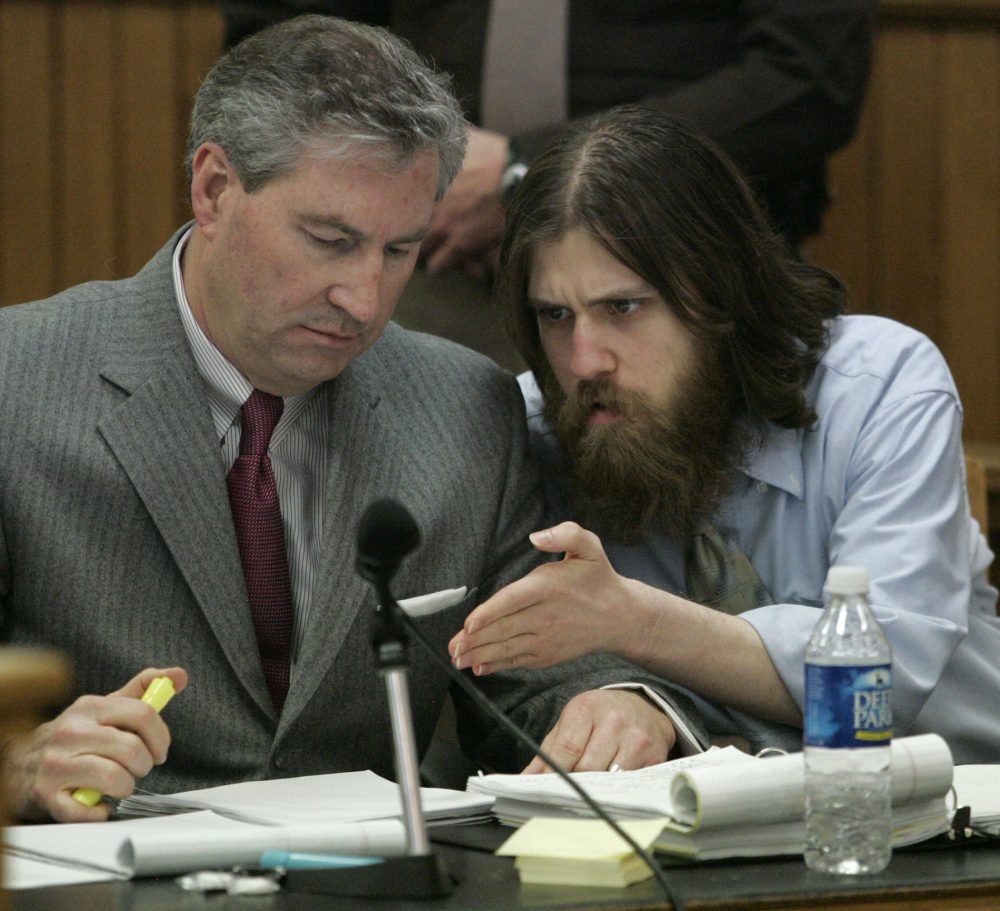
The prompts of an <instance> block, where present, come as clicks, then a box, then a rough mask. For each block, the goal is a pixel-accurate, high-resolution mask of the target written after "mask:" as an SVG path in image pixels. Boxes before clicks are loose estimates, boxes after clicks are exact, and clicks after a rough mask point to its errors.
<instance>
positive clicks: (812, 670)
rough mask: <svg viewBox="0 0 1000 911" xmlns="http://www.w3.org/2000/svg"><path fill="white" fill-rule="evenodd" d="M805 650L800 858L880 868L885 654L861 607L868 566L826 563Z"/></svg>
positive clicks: (884, 824) (884, 815) (885, 786)
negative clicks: (822, 596)
mask: <svg viewBox="0 0 1000 911" xmlns="http://www.w3.org/2000/svg"><path fill="white" fill-rule="evenodd" d="M826 588H827V593H828V596H829V602H828V604H827V607H826V610H825V611H824V612H823V616H822V617H821V618H820V620H819V622H818V623H817V624H816V628H815V629H814V630H813V633H812V636H811V637H810V639H809V645H808V647H807V648H806V669H805V670H806V673H805V678H806V681H805V682H806V687H805V724H804V727H805V731H804V734H805V736H804V761H805V797H806V815H805V823H806V845H805V860H806V864H807V865H808V866H809V867H810V868H811V869H813V870H819V871H821V872H824V873H852V874H853V873H878V872H879V871H880V870H883V869H885V867H886V865H887V864H888V863H889V858H890V856H891V854H892V845H891V835H892V806H891V786H892V780H891V777H890V759H891V753H892V747H891V741H892V653H891V651H890V649H889V643H888V641H887V640H886V638H885V635H884V634H883V633H882V629H881V627H880V626H879V625H878V621H876V619H875V617H874V616H873V614H872V612H871V608H870V607H869V606H868V598H867V595H868V570H866V569H862V568H861V567H856V566H833V567H831V568H830V572H829V574H828V575H827V580H826Z"/></svg>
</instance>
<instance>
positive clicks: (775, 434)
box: [740, 422, 808, 499]
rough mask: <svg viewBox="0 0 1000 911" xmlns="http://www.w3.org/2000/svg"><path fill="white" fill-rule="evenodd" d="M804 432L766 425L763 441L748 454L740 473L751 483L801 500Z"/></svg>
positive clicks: (803, 484)
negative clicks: (766, 485)
mask: <svg viewBox="0 0 1000 911" xmlns="http://www.w3.org/2000/svg"><path fill="white" fill-rule="evenodd" d="M807 432H808V431H805V430H790V429H788V428H786V427H779V426H778V425H777V424H772V423H770V422H768V423H767V425H766V429H765V431H764V439H763V440H762V441H761V443H760V444H759V445H757V446H756V447H754V448H753V449H752V450H751V452H750V454H749V456H748V457H747V461H746V464H745V465H743V467H742V468H741V469H740V471H742V472H743V474H745V475H747V477H749V478H752V479H753V480H754V481H761V482H763V483H765V484H768V485H770V486H771V487H777V488H780V489H781V490H784V491H787V492H788V493H790V494H792V496H795V497H798V498H799V499H802V495H803V490H804V489H805V483H804V471H803V468H802V434H803V433H807Z"/></svg>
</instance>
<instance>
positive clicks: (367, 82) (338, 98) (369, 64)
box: [186, 15, 465, 199]
mask: <svg viewBox="0 0 1000 911" xmlns="http://www.w3.org/2000/svg"><path fill="white" fill-rule="evenodd" d="M206 142H214V143H217V144H218V145H219V146H221V147H222V148H223V149H225V151H226V154H227V155H228V156H229V160H230V162H231V163H232V165H233V167H234V168H235V170H236V173H237V175H238V176H239V178H240V182H241V183H242V184H243V188H244V189H245V190H246V191H247V192H248V193H252V192H253V191H255V190H258V189H260V188H261V187H262V186H263V185H264V184H266V183H267V182H268V181H269V180H272V179H273V178H275V177H278V176H280V175H281V174H285V173H287V172H289V171H291V170H292V169H293V168H294V167H295V166H296V164H297V162H298V160H299V158H300V156H301V155H302V154H303V153H304V152H308V153H312V154H317V155H320V156H323V157H329V158H350V157H354V156H358V155H364V154H375V155H376V156H380V157H384V158H385V163H386V169H387V170H389V169H393V168H401V167H405V166H406V165H407V164H408V163H409V162H410V161H412V159H413V157H414V156H415V155H418V154H420V153H422V152H430V151H435V152H437V154H438V157H439V161H440V169H439V176H438V198H439V199H440V198H441V196H442V195H443V194H444V191H445V190H446V189H447V188H448V185H449V184H450V183H451V181H452V179H453V178H454V177H455V175H456V174H457V173H458V170H459V168H460V167H461V165H462V157H463V155H464V154H465V120H464V118H463V116H462V111H461V108H460V107H459V105H458V102H457V101H456V100H455V97H454V95H453V94H452V92H451V85H450V80H449V78H448V77H447V76H446V75H443V74H441V73H437V72H435V71H434V70H433V69H432V68H431V67H430V66H429V65H428V64H426V63H425V62H424V61H422V60H421V59H420V57H419V56H418V55H417V54H416V52H415V51H414V50H413V49H412V48H411V47H410V46H409V45H408V44H406V43H405V42H404V41H402V40H401V39H399V38H397V37H395V36H394V35H392V34H391V33H389V32H388V31H387V30H385V29H382V28H377V27H373V26H367V25H361V24H359V23H354V22H347V21H345V20H343V19H337V18H334V17H332V16H320V15H310V16H298V17H296V18H294V19H289V20H287V21H285V22H280V23H278V24H277V25H272V26H270V27H269V28H266V29H264V30H263V31H260V32H258V33H257V34H255V35H251V36H250V37H249V38H247V39H246V40H245V41H242V42H240V43H239V44H238V45H236V47H234V48H232V50H230V51H229V52H228V53H227V54H226V55H225V56H223V57H222V58H221V59H220V60H219V61H218V62H217V63H216V64H215V66H213V67H212V69H211V70H210V71H209V73H208V75H207V76H206V77H205V81H204V82H203V83H202V86H201V88H200V89H199V90H198V94H197V96H196V98H195V103H194V110H193V111H192V113H191V132H190V134H189V136H188V150H187V162H186V165H187V171H188V177H189V178H190V176H191V162H192V160H193V157H194V153H195V151H196V150H197V149H198V148H199V146H201V145H202V144H203V143H206Z"/></svg>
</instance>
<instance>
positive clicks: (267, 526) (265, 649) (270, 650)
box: [226, 389, 292, 715]
mask: <svg viewBox="0 0 1000 911" xmlns="http://www.w3.org/2000/svg"><path fill="white" fill-rule="evenodd" d="M284 405H285V403H284V402H283V401H282V400H281V399H280V398H279V397H278V396H276V395H270V394H268V393H266V392H261V391H260V390H259V389H255V390H254V391H253V393H252V394H251V396H250V398H248V399H247V400H246V402H245V403H244V405H243V409H242V411H241V421H242V427H243V429H242V433H241V436H240V454H239V456H238V457H237V459H236V462H235V463H234V464H233V467H232V468H231V469H230V471H229V476H228V478H227V479H226V480H227V482H228V484H229V503H230V505H231V507H232V510H233V525H234V526H235V527H236V540H237V541H238V542H239V545H240V562H241V563H242V564H243V576H244V578H245V579H246V583H247V596H248V597H249V599H250V615H251V616H252V617H253V625H254V629H255V630H256V632H257V647H258V648H259V649H260V659H261V663H262V664H263V666H264V679H265V680H266V681H267V688H268V690H269V691H270V693H271V702H272V703H273V704H274V709H275V711H276V712H277V713H278V714H279V715H280V714H281V707H282V706H283V705H284V703H285V694H286V693H287V692H288V676H289V663H290V660H291V645H292V585H291V581H290V580H289V577H288V557H287V555H286V553H285V534H284V529H283V528H282V525H281V510H280V509H279V507H278V488H277V485H276V484H275V483H274V472H273V471H272V470H271V459H270V458H269V457H268V455H267V447H268V444H269V443H270V442H271V434H272V433H274V427H275V425H276V424H277V423H278V418H280V417H281V412H282V409H283V408H284Z"/></svg>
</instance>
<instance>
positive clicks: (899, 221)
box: [872, 28, 941, 343]
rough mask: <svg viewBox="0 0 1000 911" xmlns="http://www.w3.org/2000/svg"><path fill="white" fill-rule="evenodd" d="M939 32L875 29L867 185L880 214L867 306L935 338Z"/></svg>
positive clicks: (938, 294) (938, 288)
mask: <svg viewBox="0 0 1000 911" xmlns="http://www.w3.org/2000/svg"><path fill="white" fill-rule="evenodd" d="M940 59H941V53H940V37H939V36H938V35H936V34H935V33H933V32H931V31H929V30H926V29H912V28H897V29H893V30H892V31H888V32H885V33H883V34H882V36H881V40H880V42H879V59H878V65H877V76H876V78H877V79H878V86H879V101H880V105H879V130H880V140H881V141H880V145H879V156H878V159H877V170H878V176H877V179H876V181H875V186H874V188H873V192H874V194H875V199H876V202H875V205H876V207H877V210H878V212H879V215H880V219H879V220H880V224H879V238H878V250H879V266H878V269H877V274H876V276H875V282H874V286H873V292H874V299H875V301H874V306H873V308H872V309H873V312H876V313H880V314H882V315H884V316H888V317H890V318H892V319H896V320H899V321H900V322H902V323H906V324H907V325H910V326H913V327H914V328H916V329H919V330H920V331H921V332H925V333H927V335H929V336H930V337H931V338H934V339H936V340H938V342H939V343H940V338H941V326H940V324H939V318H940V302H941V280H940V254H941V251H940V242H941V241H940V229H939V218H940V205H941V187H940V180H939V177H938V168H939V149H940V136H939V127H938V123H939V119H938V118H939V110H940V103H941V102H940V95H941V90H940V87H939V85H938V81H937V79H936V78H935V75H934V74H935V73H936V72H937V67H938V66H939V65H940Z"/></svg>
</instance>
